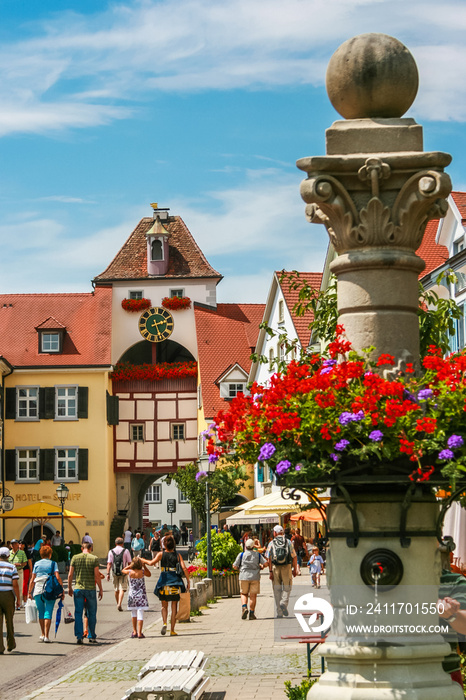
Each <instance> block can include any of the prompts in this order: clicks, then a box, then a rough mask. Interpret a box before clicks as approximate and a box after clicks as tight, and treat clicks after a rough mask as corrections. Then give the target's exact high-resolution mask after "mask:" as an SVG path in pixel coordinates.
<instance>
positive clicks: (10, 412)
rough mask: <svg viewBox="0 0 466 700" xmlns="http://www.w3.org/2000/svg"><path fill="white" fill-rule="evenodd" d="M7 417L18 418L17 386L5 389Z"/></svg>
mask: <svg viewBox="0 0 466 700" xmlns="http://www.w3.org/2000/svg"><path fill="white" fill-rule="evenodd" d="M5 391H6V394H5V418H7V419H8V418H13V419H14V418H16V388H15V387H11V388H8V389H6V390H5Z"/></svg>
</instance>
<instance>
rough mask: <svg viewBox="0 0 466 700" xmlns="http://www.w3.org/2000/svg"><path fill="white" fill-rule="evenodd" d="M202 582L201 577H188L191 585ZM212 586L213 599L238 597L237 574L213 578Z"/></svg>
mask: <svg viewBox="0 0 466 700" xmlns="http://www.w3.org/2000/svg"><path fill="white" fill-rule="evenodd" d="M204 580H205V579H204V578H203V577H202V576H191V577H190V581H191V583H193V584H195V583H197V582H198V581H204ZM212 584H213V589H214V597H215V598H232V597H233V596H235V595H240V590H239V572H236V573H232V574H227V575H226V576H213V577H212Z"/></svg>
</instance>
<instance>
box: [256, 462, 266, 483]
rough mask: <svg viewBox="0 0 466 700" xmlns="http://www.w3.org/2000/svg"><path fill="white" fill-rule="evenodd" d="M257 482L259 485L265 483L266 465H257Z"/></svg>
mask: <svg viewBox="0 0 466 700" xmlns="http://www.w3.org/2000/svg"><path fill="white" fill-rule="evenodd" d="M257 481H258V482H259V483H263V481H264V465H263V464H258V465H257Z"/></svg>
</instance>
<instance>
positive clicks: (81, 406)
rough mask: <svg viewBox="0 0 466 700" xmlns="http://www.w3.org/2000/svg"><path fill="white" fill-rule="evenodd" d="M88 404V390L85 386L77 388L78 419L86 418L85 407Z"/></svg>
mask: <svg viewBox="0 0 466 700" xmlns="http://www.w3.org/2000/svg"><path fill="white" fill-rule="evenodd" d="M88 403H89V389H88V388H87V386H79V387H78V418H87V406H88Z"/></svg>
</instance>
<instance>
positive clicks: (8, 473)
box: [5, 450, 16, 481]
mask: <svg viewBox="0 0 466 700" xmlns="http://www.w3.org/2000/svg"><path fill="white" fill-rule="evenodd" d="M5 480H6V481H16V450H5Z"/></svg>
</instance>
